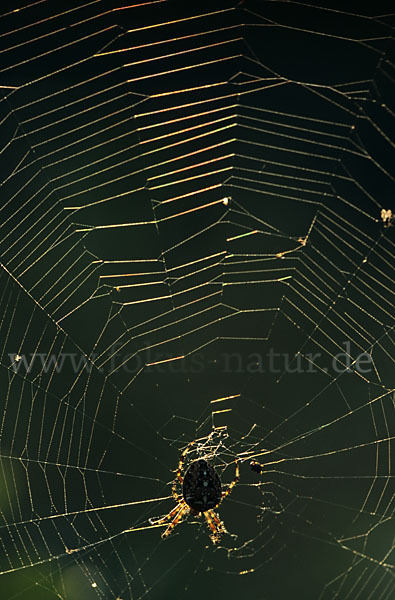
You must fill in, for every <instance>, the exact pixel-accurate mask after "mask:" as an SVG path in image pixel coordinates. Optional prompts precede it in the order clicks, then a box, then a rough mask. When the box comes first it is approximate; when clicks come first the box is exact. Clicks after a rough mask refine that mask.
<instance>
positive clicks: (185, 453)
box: [173, 440, 195, 488]
mask: <svg viewBox="0 0 395 600" xmlns="http://www.w3.org/2000/svg"><path fill="white" fill-rule="evenodd" d="M194 443H195V440H193V441H192V442H191V443H190V444H188V446H187V447H186V448H185V450H184V452H183V453H182V454H181V457H180V462H179V463H178V469H177V479H178V481H179V482H180V483H181V485H182V484H183V483H184V479H183V478H182V476H181V471H182V467H183V464H184V460H185V457H186V455H187V454H188V452H189V449H190V448H191V447H192V446H193V445H194ZM174 484H175V482H174ZM174 487H175V485H174V486H173V488H174Z"/></svg>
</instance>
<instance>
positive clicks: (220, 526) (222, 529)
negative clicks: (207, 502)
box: [207, 508, 227, 533]
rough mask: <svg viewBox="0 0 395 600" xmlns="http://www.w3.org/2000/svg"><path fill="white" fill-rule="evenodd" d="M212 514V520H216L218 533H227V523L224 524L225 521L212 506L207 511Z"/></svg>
mask: <svg viewBox="0 0 395 600" xmlns="http://www.w3.org/2000/svg"><path fill="white" fill-rule="evenodd" d="M207 512H208V513H209V515H210V517H211V518H212V520H213V521H214V523H215V525H216V528H217V531H218V533H227V531H226V529H225V525H224V524H223V522H222V521H221V520H220V519H219V517H218V515H216V514H215V512H214V511H213V509H212V508H210V510H208V511H207Z"/></svg>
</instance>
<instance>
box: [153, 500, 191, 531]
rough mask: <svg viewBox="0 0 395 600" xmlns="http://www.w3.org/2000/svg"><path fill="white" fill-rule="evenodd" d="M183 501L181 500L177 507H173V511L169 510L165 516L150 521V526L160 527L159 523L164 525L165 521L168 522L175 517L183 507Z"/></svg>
mask: <svg viewBox="0 0 395 600" xmlns="http://www.w3.org/2000/svg"><path fill="white" fill-rule="evenodd" d="M184 504H185V503H184V501H183V500H181V502H179V503H178V504H177V506H175V507H174V508H173V510H171V511H170V512H169V513H168V514H167V515H165V516H164V517H161V518H160V519H155V518H153V519H150V521H151V523H152V525H161V523H166V521H170V520H171V519H172V518H173V517H174V516H176V515H177V513H178V512H179V510H180V509H181V508H182V507H183V505H184Z"/></svg>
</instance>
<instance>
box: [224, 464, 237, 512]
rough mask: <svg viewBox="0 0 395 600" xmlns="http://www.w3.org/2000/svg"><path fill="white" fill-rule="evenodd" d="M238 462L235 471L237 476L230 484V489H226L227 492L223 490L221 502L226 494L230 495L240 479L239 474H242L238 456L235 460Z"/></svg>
mask: <svg viewBox="0 0 395 600" xmlns="http://www.w3.org/2000/svg"><path fill="white" fill-rule="evenodd" d="M235 463H236V472H235V478H234V480H233V481H232V483H231V484H230V485H229V487H228V489H227V490H225V492H222V499H221V502H222V500H223V499H224V498H226V496H228V495H229V494H230V492H231V491H232V489H233V488H234V486H235V485H236V483H237V482H238V481H239V476H240V471H239V463H238V460H237V458H236V460H235Z"/></svg>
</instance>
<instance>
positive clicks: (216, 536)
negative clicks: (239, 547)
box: [203, 510, 221, 544]
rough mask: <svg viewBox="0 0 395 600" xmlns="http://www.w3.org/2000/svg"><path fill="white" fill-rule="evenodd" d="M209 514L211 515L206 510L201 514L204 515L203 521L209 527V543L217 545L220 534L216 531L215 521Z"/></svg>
mask: <svg viewBox="0 0 395 600" xmlns="http://www.w3.org/2000/svg"><path fill="white" fill-rule="evenodd" d="M210 513H211V511H210V510H207V511H206V512H204V513H203V514H204V517H205V519H206V521H207V525H208V526H209V528H210V530H211V534H210V537H211V541H212V542H213V544H218V542H219V539H220V537H221V536H220V533H221V532H220V531H219V530H218V528H217V525H216V523H215V520H214V519H213V518H212V516H211V514H210ZM218 520H219V519H218Z"/></svg>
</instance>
